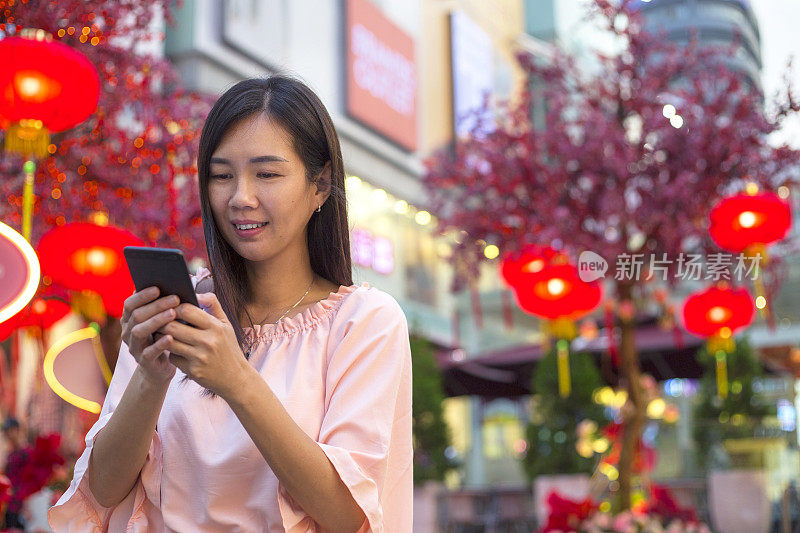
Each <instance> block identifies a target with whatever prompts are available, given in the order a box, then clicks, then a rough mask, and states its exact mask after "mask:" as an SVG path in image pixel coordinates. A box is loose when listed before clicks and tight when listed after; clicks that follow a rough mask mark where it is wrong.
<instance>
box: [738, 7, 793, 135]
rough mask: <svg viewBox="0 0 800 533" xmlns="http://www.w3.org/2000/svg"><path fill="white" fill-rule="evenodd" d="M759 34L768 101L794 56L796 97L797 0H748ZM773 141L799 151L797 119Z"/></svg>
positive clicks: (786, 125)
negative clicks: (783, 143)
mask: <svg viewBox="0 0 800 533" xmlns="http://www.w3.org/2000/svg"><path fill="white" fill-rule="evenodd" d="M750 4H751V5H752V7H753V11H755V13H756V17H757V18H758V24H759V29H760V31H761V57H762V60H763V63H764V69H763V75H762V81H763V83H764V93H765V94H766V96H767V100H768V101H770V100H771V98H772V97H773V95H774V94H775V92H776V91H777V90H778V89H779V88H780V87H781V86H782V85H783V77H784V74H785V72H786V63H787V61H788V60H789V58H790V57H791V56H794V68H793V73H792V83H793V84H794V87H795V93H796V94H797V95H798V97H799V98H800V37H798V30H797V27H798V23H800V0H750ZM776 140H778V141H784V142H788V143H789V144H790V145H791V146H793V147H795V148H800V118H795V119H794V120H792V121H791V122H790V123H789V122H787V123H786V124H785V125H784V128H783V131H781V133H780V135H778V136H776Z"/></svg>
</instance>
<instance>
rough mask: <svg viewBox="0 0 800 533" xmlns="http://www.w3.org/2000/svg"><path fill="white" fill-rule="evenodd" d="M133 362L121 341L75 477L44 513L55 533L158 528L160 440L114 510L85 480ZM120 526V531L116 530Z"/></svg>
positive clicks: (154, 444)
mask: <svg viewBox="0 0 800 533" xmlns="http://www.w3.org/2000/svg"><path fill="white" fill-rule="evenodd" d="M136 365H137V363H136V360H135V359H134V358H133V356H132V355H131V354H130V352H129V351H128V347H127V346H126V345H125V343H124V342H123V343H122V345H121V346H120V353H119V358H118V359H117V366H116V368H115V369H114V376H113V377H112V378H111V383H110V385H109V387H108V392H107V393H106V398H105V401H104V402H103V408H102V410H101V411H100V418H99V419H98V420H97V422H95V424H94V426H92V428H91V429H90V430H89V433H87V434H86V449H85V450H84V451H83V453H82V454H81V456H80V457H79V458H78V460H77V462H76V463H75V474H74V477H73V478H72V482H71V483H70V485H69V488H68V489H67V491H66V492H65V493H64V494H63V495H62V496H61V498H59V500H58V502H56V504H55V505H54V506H53V507H51V508H50V510H49V511H48V512H47V520H48V522H49V523H50V527H51V528H53V531H55V532H56V533H60V532H62V531H64V532H79V531H80V532H84V531H91V532H97V531H109V530H110V531H142V532H144V531H148V530H152V529H154V528H157V527H159V524H160V523H161V514H160V511H158V508H159V506H160V490H161V488H160V483H161V481H160V480H161V441H160V440H159V438H158V434H154V435H153V439H152V441H151V442H150V449H149V450H148V452H147V458H146V460H145V464H144V466H143V467H142V471H141V473H140V474H139V478H138V479H137V480H136V484H135V485H134V488H133V489H132V490H131V492H130V493H129V494H128V495H127V496H126V497H125V499H124V500H122V501H121V502H120V503H119V504H117V505H116V506H114V507H103V506H102V505H100V503H98V502H97V500H96V499H95V497H94V494H92V491H91V489H90V488H89V482H88V479H87V478H86V469H87V468H88V466H89V456H90V455H91V453H92V448H93V447H94V441H95V438H96V437H97V434H98V433H99V432H100V431H101V430H102V429H103V428H104V427H105V425H106V424H107V423H108V421H109V419H110V418H111V415H112V414H114V409H116V408H117V405H119V402H120V400H121V399H122V394H123V393H124V392H125V389H126V387H127V386H128V383H129V382H130V380H131V376H132V375H133V371H134V370H135V369H136ZM119 526H122V529H118V527H119Z"/></svg>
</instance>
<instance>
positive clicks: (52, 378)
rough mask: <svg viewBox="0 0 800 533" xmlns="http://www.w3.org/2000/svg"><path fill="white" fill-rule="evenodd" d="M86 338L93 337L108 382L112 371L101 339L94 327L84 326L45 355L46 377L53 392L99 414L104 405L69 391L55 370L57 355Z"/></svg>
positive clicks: (80, 407)
mask: <svg viewBox="0 0 800 533" xmlns="http://www.w3.org/2000/svg"><path fill="white" fill-rule="evenodd" d="M86 339H92V345H93V347H94V352H95V356H96V357H97V362H98V363H99V364H100V369H101V371H102V373H103V377H104V378H105V379H106V383H108V381H109V375H110V374H111V371H110V370H109V368H108V364H107V363H106V361H105V357H104V356H103V354H102V349H101V348H100V346H99V339H98V337H97V330H96V329H94V328H83V329H79V330H78V331H73V332H72V333H69V334H67V335H65V336H64V337H62V338H61V339H59V340H58V341H57V342H56V343H55V344H53V345H52V346H51V347H50V349H49V350H47V354H46V355H45V356H44V379H45V381H47V384H48V385H50V388H51V389H53V392H55V393H56V394H58V395H59V396H60V397H61V398H62V399H63V400H64V401H65V402H67V403H70V404H72V405H74V406H75V407H77V408H79V409H83V410H84V411H89V412H90V413H95V414H97V413H99V412H100V409H101V407H102V406H101V405H100V404H99V403H97V402H93V401H92V400H87V399H86V398H81V397H80V396H78V395H77V394H74V393H72V392H70V391H68V390H67V388H66V387H64V386H63V385H62V384H61V383H60V382H59V381H58V379H57V378H56V374H55V370H54V365H55V360H56V357H58V355H59V354H60V353H61V352H63V351H64V350H65V349H66V348H67V347H69V346H71V345H73V344H75V343H76V342H80V341H83V340H86Z"/></svg>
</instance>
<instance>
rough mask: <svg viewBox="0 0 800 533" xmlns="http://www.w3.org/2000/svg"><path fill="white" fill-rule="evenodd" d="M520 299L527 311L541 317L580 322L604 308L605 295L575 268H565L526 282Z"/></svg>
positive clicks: (543, 272)
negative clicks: (581, 276)
mask: <svg viewBox="0 0 800 533" xmlns="http://www.w3.org/2000/svg"><path fill="white" fill-rule="evenodd" d="M516 297H517V302H518V303H519V305H520V307H521V308H522V309H523V310H525V311H527V312H529V313H531V314H533V315H536V316H538V317H541V318H546V319H550V320H555V319H558V318H568V319H571V320H577V319H578V318H581V317H582V316H585V315H587V314H589V313H590V312H592V311H593V310H594V309H595V308H596V307H597V306H598V305H599V304H600V300H601V299H602V297H603V291H602V288H601V285H600V284H599V283H597V282H591V283H586V282H585V281H583V280H581V279H580V277H579V276H578V269H577V268H575V266H574V265H571V264H562V265H551V266H549V267H547V268H545V269H543V270H541V271H540V272H538V273H536V274H532V275H530V276H526V277H524V278H522V279H521V280H520V283H519V284H518V285H517V287H516Z"/></svg>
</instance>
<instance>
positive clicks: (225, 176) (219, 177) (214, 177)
mask: <svg viewBox="0 0 800 533" xmlns="http://www.w3.org/2000/svg"><path fill="white" fill-rule="evenodd" d="M231 177H232V176H231V175H230V174H211V179H212V180H226V179H229V178H231Z"/></svg>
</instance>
